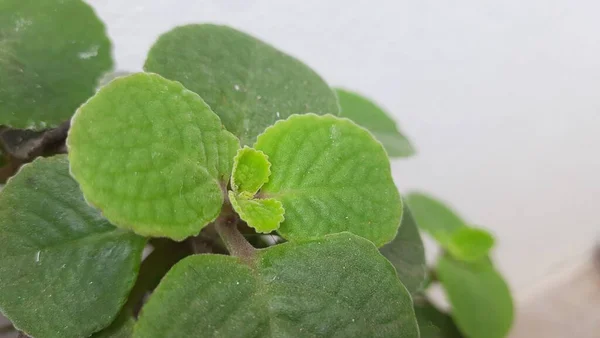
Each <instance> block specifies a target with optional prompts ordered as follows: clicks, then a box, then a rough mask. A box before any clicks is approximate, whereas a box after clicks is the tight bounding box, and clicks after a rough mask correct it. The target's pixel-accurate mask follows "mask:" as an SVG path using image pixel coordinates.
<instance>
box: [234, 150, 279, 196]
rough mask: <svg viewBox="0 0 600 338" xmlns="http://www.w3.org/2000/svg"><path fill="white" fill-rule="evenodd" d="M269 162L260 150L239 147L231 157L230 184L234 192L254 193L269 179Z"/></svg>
mask: <svg viewBox="0 0 600 338" xmlns="http://www.w3.org/2000/svg"><path fill="white" fill-rule="evenodd" d="M269 175H271V163H269V157H268V156H267V155H265V154H264V153H263V152H262V151H258V150H256V149H253V148H249V147H246V146H245V147H244V148H242V149H239V150H238V152H237V155H235V158H234V159H233V172H232V173H231V186H232V188H233V191H235V192H245V193H248V194H250V195H254V194H256V193H257V192H258V190H259V189H260V188H261V187H262V186H263V184H265V183H267V182H268V181H269Z"/></svg>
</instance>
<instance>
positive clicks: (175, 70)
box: [144, 24, 339, 145]
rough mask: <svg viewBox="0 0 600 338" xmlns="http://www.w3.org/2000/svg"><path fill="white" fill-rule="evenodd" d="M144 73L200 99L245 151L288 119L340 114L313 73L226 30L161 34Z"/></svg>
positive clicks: (251, 39)
mask: <svg viewBox="0 0 600 338" xmlns="http://www.w3.org/2000/svg"><path fill="white" fill-rule="evenodd" d="M144 69H145V70H146V71H150V72H154V73H158V74H161V75H162V76H164V77H166V78H168V79H172V80H177V81H180V82H181V83H183V85H184V86H186V87H187V88H188V89H190V90H192V91H194V92H196V93H198V94H199V95H200V96H202V98H204V100H206V102H207V103H208V104H209V105H210V106H211V107H212V109H213V110H214V111H215V113H217V114H218V115H219V116H220V117H221V119H222V120H223V124H225V127H227V130H229V131H230V132H232V133H233V134H235V135H236V136H238V137H239V138H240V140H241V143H242V144H244V145H251V144H252V143H253V142H254V140H255V138H256V136H257V135H258V134H260V133H261V132H262V131H263V130H264V129H265V128H266V127H268V126H270V125H272V124H273V123H275V121H277V120H280V119H285V118H287V117H288V116H290V115H292V114H302V113H316V114H326V113H329V114H335V115H337V114H339V107H338V103H337V98H336V96H335V93H334V92H333V90H332V89H331V88H329V86H328V85H327V84H326V83H325V82H324V81H323V79H321V77H320V76H319V75H317V74H316V73H315V72H314V71H312V70H311V69H310V68H308V67H307V66H306V65H304V64H303V63H301V62H300V61H298V60H296V59H295V58H293V57H291V56H288V55H286V54H284V53H282V52H280V51H278V50H277V49H275V48H273V47H271V46H270V45H268V44H266V43H264V42H262V41H260V40H257V39H255V38H254V37H252V36H250V35H247V34H245V33H242V32H239V31H237V30H235V29H232V28H229V27H226V26H217V25H211V24H204V25H187V26H181V27H177V28H175V29H173V30H171V31H170V32H167V33H166V34H163V35H162V36H161V37H160V38H159V39H158V41H156V43H155V44H154V45H153V46H152V48H151V49H150V53H149V54H148V58H147V60H146V64H145V65H144Z"/></svg>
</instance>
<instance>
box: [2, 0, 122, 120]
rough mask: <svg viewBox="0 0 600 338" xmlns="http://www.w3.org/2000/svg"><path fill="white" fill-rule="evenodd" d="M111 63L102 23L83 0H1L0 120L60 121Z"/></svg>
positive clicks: (72, 111)
mask: <svg viewBox="0 0 600 338" xmlns="http://www.w3.org/2000/svg"><path fill="white" fill-rule="evenodd" d="M111 67H112V58H111V45H110V41H109V39H108V37H107V36H106V32H105V28H104V24H103V23H102V22H101V21H100V19H99V18H98V17H97V16H96V14H95V13H94V11H93V10H92V8H91V7H90V6H89V5H87V4H86V3H84V2H83V1H81V0H44V1H30V0H3V1H0V125H1V124H4V125H8V126H11V127H14V128H32V129H44V128H48V127H55V126H57V125H59V124H60V123H61V122H63V121H65V120H68V119H69V118H70V117H71V115H73V113H74V112H75V109H77V107H79V105H81V104H82V103H83V102H85V100H87V99H88V98H89V97H90V96H92V95H93V94H94V91H95V89H96V86H97V84H98V80H99V78H100V77H101V76H102V74H103V73H105V72H106V71H108V70H110V68H111Z"/></svg>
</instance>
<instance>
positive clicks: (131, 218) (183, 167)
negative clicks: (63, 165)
mask: <svg viewBox="0 0 600 338" xmlns="http://www.w3.org/2000/svg"><path fill="white" fill-rule="evenodd" d="M67 145H68V147H69V159H70V161H71V172H72V174H73V175H74V177H75V179H76V180H77V181H78V182H79V184H80V186H81V189H82V190H83V193H84V195H85V197H86V200H87V201H89V202H90V203H91V204H92V205H94V206H96V207H97V208H99V209H100V210H102V212H103V214H104V215H105V216H106V218H108V220H110V221H111V222H112V223H113V224H115V225H117V226H118V227H121V228H124V229H132V230H133V231H135V232H136V233H138V234H141V235H144V236H156V237H159V236H160V237H170V238H172V239H174V240H183V239H185V238H186V237H189V236H192V235H196V234H198V233H199V232H200V230H201V229H202V228H203V227H204V226H206V225H207V224H208V223H209V222H211V221H213V220H214V219H215V218H216V217H217V216H218V215H219V213H220V211H221V206H222V204H223V201H224V195H223V189H224V188H223V187H225V186H226V185H227V183H228V181H229V176H230V174H231V169H232V165H233V157H234V156H235V154H236V151H237V149H238V148H239V143H238V140H237V138H236V137H235V136H233V135H232V134H231V133H229V132H228V131H226V130H225V129H224V128H223V126H222V125H221V122H220V120H219V117H218V116H217V115H215V114H214V113H213V112H212V111H211V109H210V108H209V107H208V105H207V104H206V103H205V102H204V101H203V100H202V99H201V98H200V97H199V96H198V95H197V94H195V93H193V92H191V91H189V90H187V89H185V88H184V87H183V86H182V85H181V84H180V83H178V82H174V81H170V80H167V79H165V78H163V77H161V76H159V75H156V74H149V73H138V74H133V75H129V76H125V77H120V78H117V79H115V80H113V81H112V82H110V83H109V84H107V85H106V86H104V87H102V88H101V89H100V90H99V91H98V93H97V94H96V95H95V96H94V97H93V98H91V99H90V100H89V101H88V102H87V103H86V104H84V105H83V106H82V107H81V108H79V110H78V111H77V113H76V115H75V117H74V118H73V121H72V126H71V129H70V131H69V136H68V138H67Z"/></svg>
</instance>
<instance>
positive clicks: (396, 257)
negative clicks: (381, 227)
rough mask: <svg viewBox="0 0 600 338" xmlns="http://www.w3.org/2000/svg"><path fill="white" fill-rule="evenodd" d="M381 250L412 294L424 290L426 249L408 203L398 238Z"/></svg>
mask: <svg viewBox="0 0 600 338" xmlns="http://www.w3.org/2000/svg"><path fill="white" fill-rule="evenodd" d="M379 251H380V252H381V254H382V255H384V256H385V257H386V258H387V259H388V260H389V261H390V262H391V263H392V265H394V267H395V268H396V271H397V272H398V276H399V277H400V280H401V281H402V284H404V286H406V288H407V289H408V291H409V292H410V293H411V295H416V294H418V293H420V292H421V291H422V290H423V287H424V284H425V279H426V276H427V264H426V263H427V262H426V261H425V249H424V247H423V241H422V240H421V235H420V234H419V229H418V228H417V225H416V223H415V220H414V218H413V216H412V213H411V212H410V209H408V206H407V204H406V203H404V212H403V215H402V224H401V225H400V229H398V234H397V235H396V238H394V240H393V241H391V242H390V243H388V244H386V245H384V246H383V247H382V248H381V249H380V250H379Z"/></svg>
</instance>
